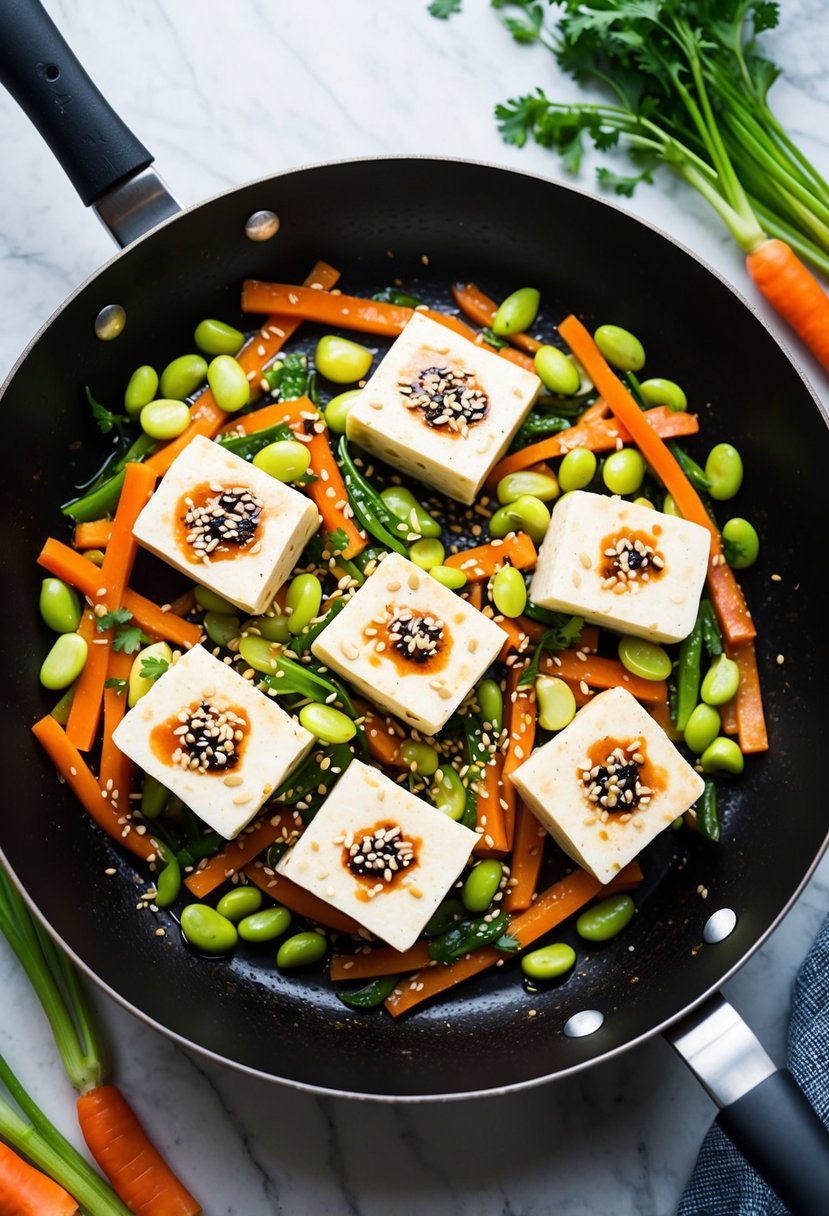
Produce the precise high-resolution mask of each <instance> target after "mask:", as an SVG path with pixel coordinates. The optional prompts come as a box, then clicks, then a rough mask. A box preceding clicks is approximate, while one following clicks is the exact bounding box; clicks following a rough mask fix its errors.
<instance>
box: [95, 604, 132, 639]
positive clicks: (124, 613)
mask: <svg viewBox="0 0 829 1216" xmlns="http://www.w3.org/2000/svg"><path fill="white" fill-rule="evenodd" d="M131 620H132V613H131V612H130V610H129V609H128V608H113V609H112V611H111V612H105V613H104V615H103V616H99V617H98V619H97V621H96V622H95V628H96V629H97V630H98V633H106V631H107V629H115V628H116V627H117V626H118V625H126V624H128V623H129V621H131Z"/></svg>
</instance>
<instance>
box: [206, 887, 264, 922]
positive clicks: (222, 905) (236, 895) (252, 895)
mask: <svg viewBox="0 0 829 1216" xmlns="http://www.w3.org/2000/svg"><path fill="white" fill-rule="evenodd" d="M261 907H262V892H261V891H260V890H259V888H258V887H234V888H233V889H232V890H231V891H225V893H224V895H223V896H222V898H221V899H220V900H219V902H218V903H217V904H216V911H217V912H218V913H219V915H220V916H226V917H227V919H228V920H229V921H232V922H233V924H234V925H235V924H236V923H237V921H240V920H242V919H243V917H245V916H251V915H252V914H253V913H254V912H258V911H259V909H260V908H261Z"/></svg>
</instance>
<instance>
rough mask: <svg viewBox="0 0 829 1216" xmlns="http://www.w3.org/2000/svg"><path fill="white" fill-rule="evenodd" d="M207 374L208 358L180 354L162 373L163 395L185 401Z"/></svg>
mask: <svg viewBox="0 0 829 1216" xmlns="http://www.w3.org/2000/svg"><path fill="white" fill-rule="evenodd" d="M206 375H207V360H206V359H203V358H202V357H201V355H179V357H178V359H173V360H172V362H171V363H168V364H167V366H166V367H165V368H164V371H163V372H162V373H161V380H160V386H161V396H162V397H169V398H171V399H172V400H174V401H183V400H184V399H185V397H189V396H190V395H191V393H194V392H195V391H196V389H197V388H198V387H199V385H200V384H201V383H202V381H203V380H204V378H205V377H206Z"/></svg>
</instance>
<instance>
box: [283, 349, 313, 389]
mask: <svg viewBox="0 0 829 1216" xmlns="http://www.w3.org/2000/svg"><path fill="white" fill-rule="evenodd" d="M307 396H308V356H307V355H306V354H303V353H302V351H295V352H294V353H293V354H290V355H286V356H285V358H284V359H283V360H282V380H281V382H280V385H279V400H280V401H296V399H297V397H307Z"/></svg>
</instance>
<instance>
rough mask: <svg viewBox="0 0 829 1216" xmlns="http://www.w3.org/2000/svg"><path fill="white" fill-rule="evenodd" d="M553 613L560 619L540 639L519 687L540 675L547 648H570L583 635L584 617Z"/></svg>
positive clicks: (522, 675) (531, 681)
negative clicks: (539, 667) (540, 666)
mask: <svg viewBox="0 0 829 1216" xmlns="http://www.w3.org/2000/svg"><path fill="white" fill-rule="evenodd" d="M551 615H552V616H554V617H558V618H559V619H558V621H557V622H555V623H554V624H553V625H552V627H551V628H550V629H548V630H547V632H546V633H545V634H544V635H543V636H542V637H541V639H540V640H539V642H538V645H537V646H536V648H535V653H534V654H533V657H532V659H531V660H530V662H529V663H528V664H527V666H526V667H525V668H524V671H523V672H522V674H521V679H520V680H519V681H518V684H519V687H520V686H521V685H522V684H532V683H533V681H534V680H535V678H536V676H537V675H538V665H539V663H540V662H541V656H542V654H543V653H544V651H545V650H569V649H570V647H571V646H575V644H576V642H577V641H578V639H579V636H580V635H581V631H582V628H583V626H584V618H583V617H580V616H566V615H564V614H563V613H557V612H554V613H552V614H551Z"/></svg>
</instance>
